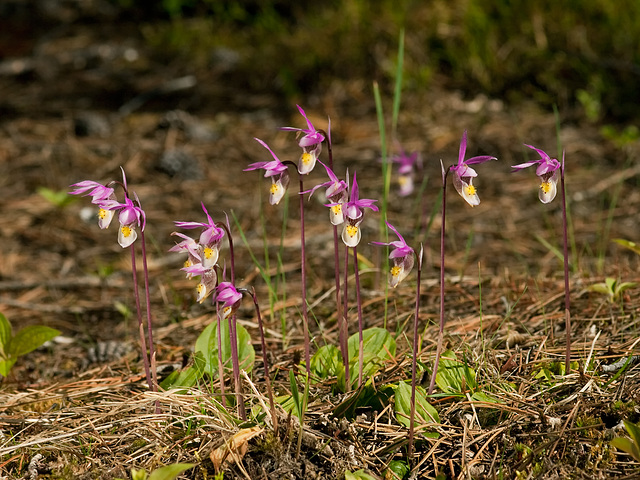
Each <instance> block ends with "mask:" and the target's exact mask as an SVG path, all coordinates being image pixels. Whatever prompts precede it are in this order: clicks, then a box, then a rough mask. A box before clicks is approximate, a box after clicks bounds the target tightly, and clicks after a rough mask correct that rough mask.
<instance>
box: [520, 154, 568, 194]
mask: <svg viewBox="0 0 640 480" xmlns="http://www.w3.org/2000/svg"><path fill="white" fill-rule="evenodd" d="M525 146H526V147H529V148H531V149H533V150H535V151H536V152H538V155H540V159H538V160H534V161H532V162H525V163H521V164H519V165H513V166H512V167H511V168H514V169H515V170H516V171H517V170H522V169H523V168H528V167H531V166H533V165H538V167H537V168H536V175H538V177H540V189H539V190H538V198H539V199H540V201H541V202H542V203H549V202H551V201H552V200H553V199H554V198H555V197H556V193H557V192H558V188H557V184H558V178H559V175H558V170H559V169H560V168H561V167H562V164H561V163H560V162H559V161H558V160H556V159H555V158H551V157H550V156H549V155H547V154H546V153H545V152H544V151H543V150H540V149H539V148H536V147H534V146H532V145H527V144H526V143H525ZM563 163H564V158H563Z"/></svg>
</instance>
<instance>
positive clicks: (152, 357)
mask: <svg viewBox="0 0 640 480" xmlns="http://www.w3.org/2000/svg"><path fill="white" fill-rule="evenodd" d="M140 245H141V249H142V250H141V253H142V271H143V275H144V295H145V299H146V309H147V335H148V337H149V364H150V368H151V380H152V382H153V385H152V387H151V390H152V391H154V392H157V391H158V372H157V368H156V352H155V348H154V344H153V322H152V321H151V295H150V292H149V268H148V266H147V244H146V242H145V239H144V231H142V232H140ZM155 404H156V413H160V402H159V401H158V400H156V402H155Z"/></svg>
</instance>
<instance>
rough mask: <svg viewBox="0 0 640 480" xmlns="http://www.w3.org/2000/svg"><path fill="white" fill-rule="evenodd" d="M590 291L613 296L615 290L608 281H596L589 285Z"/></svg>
mask: <svg viewBox="0 0 640 480" xmlns="http://www.w3.org/2000/svg"><path fill="white" fill-rule="evenodd" d="M587 290H588V291H589V292H596V293H600V294H602V295H606V296H608V297H613V290H611V288H609V286H608V285H607V284H606V283H594V284H593V285H589V286H588V287H587Z"/></svg>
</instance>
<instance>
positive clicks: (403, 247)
mask: <svg viewBox="0 0 640 480" xmlns="http://www.w3.org/2000/svg"><path fill="white" fill-rule="evenodd" d="M385 223H386V224H387V227H389V229H391V231H392V232H393V233H395V234H396V235H397V236H398V240H395V241H393V242H388V243H385V242H371V243H372V244H374V245H388V246H390V247H393V250H391V253H390V254H389V258H390V259H391V260H393V266H392V267H391V271H390V273H391V278H390V279H389V286H391V287H392V288H396V287H397V286H398V284H399V283H400V282H401V281H402V280H404V279H405V278H406V277H407V275H409V273H410V272H411V269H412V268H413V264H414V258H413V255H414V251H413V248H411V247H410V246H409V245H407V242H405V240H404V238H402V235H400V233H399V232H398V230H396V229H395V228H394V226H393V225H391V224H390V223H389V222H385Z"/></svg>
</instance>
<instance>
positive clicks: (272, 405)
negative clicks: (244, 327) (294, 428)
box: [251, 287, 278, 436]
mask: <svg viewBox="0 0 640 480" xmlns="http://www.w3.org/2000/svg"><path fill="white" fill-rule="evenodd" d="M251 298H252V299H253V304H254V306H255V307H256V316H257V317H258V329H259V331H260V342H261V343H262V363H263V364H264V379H265V383H266V384H267V395H268V396H269V409H270V410H271V422H272V423H273V431H274V432H275V433H276V436H277V435H278V416H277V415H276V406H275V401H274V399H273V389H272V388H271V378H270V377H269V361H268V359H267V343H266V342H265V340H264V328H263V326H262V316H261V315H260V306H259V305H258V297H257V296H256V290H255V288H253V287H252V288H251Z"/></svg>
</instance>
